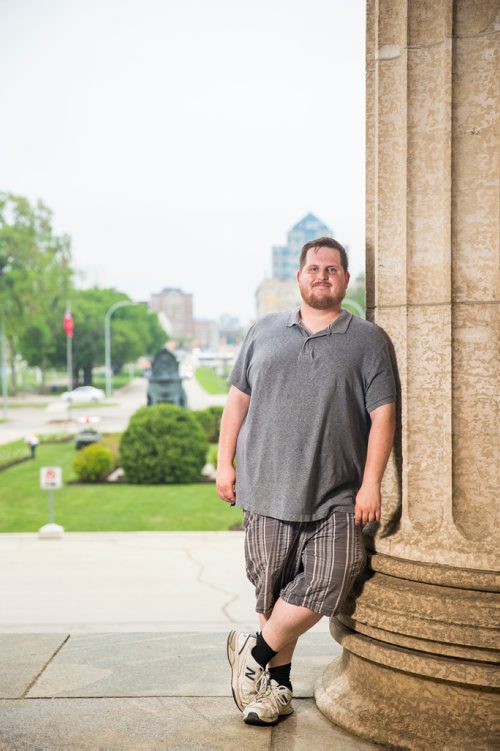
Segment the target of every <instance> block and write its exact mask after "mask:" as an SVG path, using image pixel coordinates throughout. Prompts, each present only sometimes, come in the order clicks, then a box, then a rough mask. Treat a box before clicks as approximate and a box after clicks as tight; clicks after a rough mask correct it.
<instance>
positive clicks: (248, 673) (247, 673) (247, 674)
mask: <svg viewBox="0 0 500 751" xmlns="http://www.w3.org/2000/svg"><path fill="white" fill-rule="evenodd" d="M245 678H248V680H249V681H254V680H255V670H252V668H249V667H247V669H246V670H245Z"/></svg>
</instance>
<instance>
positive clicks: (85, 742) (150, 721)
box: [0, 697, 273, 751]
mask: <svg viewBox="0 0 500 751" xmlns="http://www.w3.org/2000/svg"><path fill="white" fill-rule="evenodd" d="M272 734H273V730H272V729H271V728H254V727H250V726H247V725H245V724H244V722H243V721H242V718H241V714H240V713H239V712H238V710H237V709H236V707H235V705H234V703H233V700H232V699H221V698H211V699H203V698H165V697H161V698H160V697H158V698H153V697H151V698H136V699H53V700H51V701H47V700H46V699H33V700H32V699H29V700H27V699H25V700H23V701H11V700H2V701H0V749H1V750H2V751H41V750H42V749H43V751H157V750H158V751H160V750H161V751H167V750H168V751H178V750H179V751H180V750H181V749H182V751H186V749H189V750H190V751H234V750H235V749H238V751H266V749H271V748H272V745H271V739H272Z"/></svg>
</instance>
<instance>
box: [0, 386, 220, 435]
mask: <svg viewBox="0 0 500 751" xmlns="http://www.w3.org/2000/svg"><path fill="white" fill-rule="evenodd" d="M184 389H185V391H186V395H187V398H188V406H189V407H190V408H191V409H205V408H206V407H208V406H210V405H213V404H218V405H223V404H224V403H225V400H226V396H225V395H217V396H213V395H210V394H207V392H206V391H205V390H204V389H202V387H201V386H200V385H199V383H198V382H197V381H196V379H195V378H190V379H186V380H185V381H184ZM146 393H147V380H146V379H145V378H134V380H132V381H131V382H130V383H129V384H127V385H126V386H124V387H123V388H121V389H118V390H117V391H115V393H114V394H113V396H112V397H111V398H110V400H109V406H108V405H106V402H103V403H102V406H97V407H96V408H95V409H89V410H85V409H83V410H82V409H78V408H77V407H73V408H71V409H70V410H69V412H68V408H67V406H66V404H65V403H64V402H63V401H62V400H61V399H59V398H56V399H50V398H49V397H46V396H36V395H30V394H28V395H26V396H23V397H17V398H15V399H11V400H9V402H13V403H14V404H15V408H12V409H9V412H8V417H7V421H6V422H1V423H0V443H8V442H9V441H16V440H18V439H20V438H23V436H24V435H25V434H26V433H28V432H29V433H36V434H41V435H46V434H48V433H64V432H68V433H75V432H77V431H78V430H79V429H80V428H81V426H82V422H83V421H84V420H85V417H86V416H90V417H92V418H97V419H98V422H97V423H96V425H95V427H97V428H98V429H99V430H100V431H102V432H104V433H115V432H116V433H118V432H122V431H123V430H125V428H126V427H127V424H128V421H129V419H130V417H131V415H133V414H134V412H135V411H136V410H138V409H139V407H143V406H144V405H145V404H146ZM23 403H26V404H27V405H31V406H26V407H23V406H22V405H23ZM35 404H40V405H41V406H40V407H35V406H33V405H35ZM45 405H46V406H45Z"/></svg>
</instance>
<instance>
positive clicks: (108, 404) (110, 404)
mask: <svg viewBox="0 0 500 751" xmlns="http://www.w3.org/2000/svg"><path fill="white" fill-rule="evenodd" d="M118 406H119V404H118V402H107V401H103V402H80V403H78V402H71V403H70V405H69V407H70V409H74V410H76V409H86V410H89V409H99V408H100V407H118Z"/></svg>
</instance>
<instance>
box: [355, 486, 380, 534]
mask: <svg viewBox="0 0 500 751" xmlns="http://www.w3.org/2000/svg"><path fill="white" fill-rule="evenodd" d="M380 508H381V495H380V485H379V484H378V483H368V482H364V483H363V484H362V485H361V487H360V489H359V491H358V494H357V496H356V505H355V506H354V523H355V524H356V525H359V524H362V525H364V524H368V522H375V521H376V522H378V521H380Z"/></svg>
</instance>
